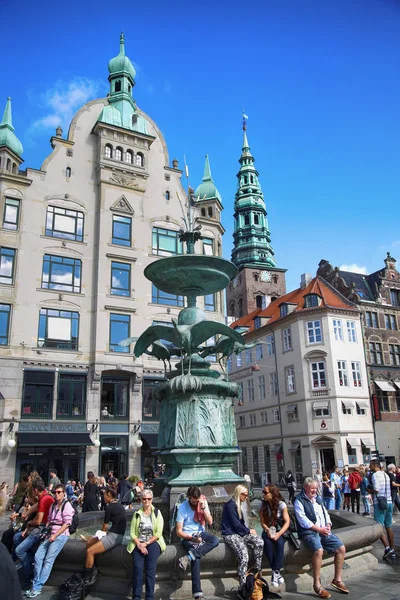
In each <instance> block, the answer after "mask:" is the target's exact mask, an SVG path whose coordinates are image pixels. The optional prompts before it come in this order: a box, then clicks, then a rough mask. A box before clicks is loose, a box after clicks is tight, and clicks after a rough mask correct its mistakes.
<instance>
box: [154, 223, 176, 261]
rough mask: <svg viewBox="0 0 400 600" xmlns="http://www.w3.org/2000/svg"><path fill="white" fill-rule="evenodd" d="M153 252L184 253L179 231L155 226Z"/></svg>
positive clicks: (160, 254)
mask: <svg viewBox="0 0 400 600" xmlns="http://www.w3.org/2000/svg"><path fill="white" fill-rule="evenodd" d="M152 239H153V242H152V252H153V254H157V255H158V256H173V255H175V254H182V252H183V250H182V242H181V241H180V240H179V233H178V232H177V231H171V230H169V229H161V228H160V227H153V235H152Z"/></svg>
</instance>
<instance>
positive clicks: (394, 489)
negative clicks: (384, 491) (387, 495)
mask: <svg viewBox="0 0 400 600" xmlns="http://www.w3.org/2000/svg"><path fill="white" fill-rule="evenodd" d="M387 472H388V475H389V479H390V492H391V496H392V504H393V512H394V507H395V506H397V510H398V511H399V512H400V498H399V488H400V483H397V482H396V479H397V477H396V475H397V468H396V465H394V464H393V463H391V464H390V465H388V466H387Z"/></svg>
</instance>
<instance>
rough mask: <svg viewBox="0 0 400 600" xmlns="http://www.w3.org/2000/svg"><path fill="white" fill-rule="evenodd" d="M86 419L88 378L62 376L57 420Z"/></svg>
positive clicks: (59, 387)
mask: <svg viewBox="0 0 400 600" xmlns="http://www.w3.org/2000/svg"><path fill="white" fill-rule="evenodd" d="M85 418H86V376H85V375H67V374H64V373H61V374H60V378H59V381H58V401H57V419H75V420H79V419H85Z"/></svg>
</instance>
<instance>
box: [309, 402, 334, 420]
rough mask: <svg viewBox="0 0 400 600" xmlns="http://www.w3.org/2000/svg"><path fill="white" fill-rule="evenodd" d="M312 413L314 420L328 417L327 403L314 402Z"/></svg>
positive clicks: (329, 412)
mask: <svg viewBox="0 0 400 600" xmlns="http://www.w3.org/2000/svg"><path fill="white" fill-rule="evenodd" d="M313 413H314V417H315V418H320V417H329V416H330V414H331V411H330V409H329V404H328V403H327V402H326V403H325V402H314V403H313Z"/></svg>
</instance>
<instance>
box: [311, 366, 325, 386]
mask: <svg viewBox="0 0 400 600" xmlns="http://www.w3.org/2000/svg"><path fill="white" fill-rule="evenodd" d="M311 377H312V386H313V388H314V389H318V388H324V387H326V375H325V362H324V361H319V362H312V363H311Z"/></svg>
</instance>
